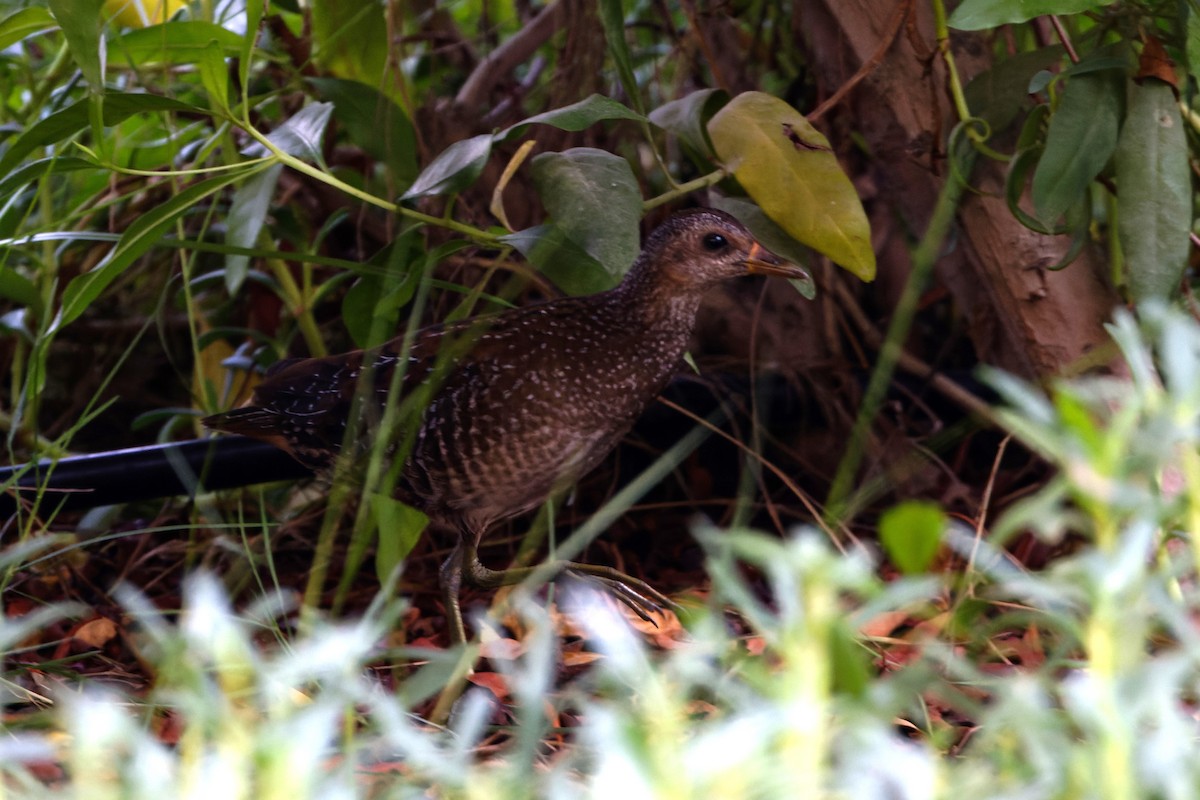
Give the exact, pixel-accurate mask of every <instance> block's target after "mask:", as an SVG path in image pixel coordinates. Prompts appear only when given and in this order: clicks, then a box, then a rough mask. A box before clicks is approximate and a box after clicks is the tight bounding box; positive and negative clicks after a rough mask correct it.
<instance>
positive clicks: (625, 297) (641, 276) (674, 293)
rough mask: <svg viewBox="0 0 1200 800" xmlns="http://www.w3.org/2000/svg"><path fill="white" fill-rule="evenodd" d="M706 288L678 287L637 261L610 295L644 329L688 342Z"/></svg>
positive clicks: (676, 283) (659, 273) (678, 285)
mask: <svg viewBox="0 0 1200 800" xmlns="http://www.w3.org/2000/svg"><path fill="white" fill-rule="evenodd" d="M706 289H707V287H698V286H684V285H681V284H679V283H678V282H676V281H672V280H670V279H669V278H668V277H666V276H665V275H664V274H663V273H662V272H661V271H659V270H655V269H651V268H649V267H648V266H646V265H644V264H642V263H641V262H640V261H639V262H637V263H635V264H634V265H633V267H632V268H631V269H630V271H629V274H627V275H626V276H625V280H623V281H622V282H621V284H620V285H619V286H617V287H616V288H615V289H613V290H612V291H611V292H610V295H611V297H612V300H613V302H615V303H616V304H617V306H618V307H622V308H624V309H626V314H627V315H628V316H629V317H630V319H631V321H636V322H635V324H640V325H642V326H643V327H644V328H646V329H647V330H654V331H662V332H667V331H672V332H676V333H677V334H678V335H679V336H680V337H682V338H684V339H687V338H689V337H690V336H691V332H692V329H693V328H694V327H695V325H696V312H697V311H698V310H699V308H700V301H701V300H702V299H703V297H704V293H705V290H706Z"/></svg>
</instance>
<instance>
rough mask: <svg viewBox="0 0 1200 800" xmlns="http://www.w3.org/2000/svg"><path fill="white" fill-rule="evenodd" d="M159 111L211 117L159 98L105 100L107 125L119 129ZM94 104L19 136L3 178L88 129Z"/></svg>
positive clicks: (3, 161)
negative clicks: (133, 118)
mask: <svg viewBox="0 0 1200 800" xmlns="http://www.w3.org/2000/svg"><path fill="white" fill-rule="evenodd" d="M156 111H179V112H183V113H193V114H207V113H208V112H207V111H205V110H204V109H202V108H198V107H196V106H193V105H189V104H187V103H183V102H180V101H179V100H175V99H173V98H170V97H162V96H160V95H155V94H124V93H120V92H110V93H109V94H108V95H106V96H105V98H104V120H103V121H104V124H105V125H116V124H117V123H119V122H123V121H124V120H126V119H128V118H129V117H131V116H133V115H134V114H141V113H149V112H156ZM90 114H91V104H90V103H89V101H88V100H87V99H84V100H80V101H79V102H77V103H74V104H73V105H70V106H67V107H66V108H64V109H62V110H61V111H57V112H55V113H53V114H51V115H50V116H48V117H46V118H45V119H41V120H38V122H37V123H36V124H34V125H33V127H31V128H29V129H28V130H26V131H25V132H24V133H22V134H21V135H20V136H18V137H17V138H16V139H15V140H14V141H13V143H12V144H11V145H9V148H8V150H7V151H5V153H4V156H3V157H2V158H0V175H7V174H8V173H9V172H11V171H12V170H13V169H14V168H15V167H16V166H17V164H19V163H20V162H21V159H23V158H24V157H25V156H27V155H29V154H30V153H32V152H33V151H34V150H35V149H37V148H39V147H46V146H49V145H54V144H58V143H60V142H62V141H65V140H66V139H68V138H70V137H71V136H74V135H75V134H76V133H79V131H81V130H83V129H84V128H86V127H87V125H88V121H89V119H90Z"/></svg>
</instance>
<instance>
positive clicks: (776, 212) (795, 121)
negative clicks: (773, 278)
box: [708, 92, 875, 281]
mask: <svg viewBox="0 0 1200 800" xmlns="http://www.w3.org/2000/svg"><path fill="white" fill-rule="evenodd" d="M708 135H709V137H710V138H711V139H712V143H713V147H714V148H715V149H716V151H717V157H718V158H720V160H721V163H723V164H724V165H725V168H726V169H728V170H730V171H731V172H732V173H733V174H734V176H735V177H736V178H737V179H738V182H739V183H741V185H742V187H743V188H744V189H745V190H746V192H747V193H748V194H749V195H750V197H751V198H753V200H754V201H755V202H756V203H758V205H759V206H760V207H761V208H762V210H763V211H765V212H766V214H767V216H768V217H770V218H771V219H772V220H774V221H775V222H776V224H778V225H779V226H780V227H781V228H783V229H784V230H785V231H787V233H788V235H790V236H791V237H792V238H794V239H795V240H796V241H798V242H800V243H802V244H805V245H807V246H809V247H811V248H813V249H814V250H817V251H820V252H822V253H824V254H825V255H827V256H829V258H830V259H832V260H833V261H834V262H835V263H836V264H838V265H839V266H842V267H844V268H846V269H848V270H849V271H850V272H853V273H854V274H855V275H857V276H858V277H859V278H862V279H863V280H864V281H869V280H873V279H874V278H875V252H874V251H873V250H872V249H871V229H870V226H869V225H868V224H867V215H866V213H865V212H864V211H863V207H862V203H861V202H859V199H858V195H857V194H856V193H855V191H854V186H853V185H852V184H851V183H850V179H849V178H848V177H846V173H845V172H843V171H842V167H841V165H840V164H838V160H837V157H836V156H834V154H833V150H832V149H831V148H830V146H829V140H827V139H826V138H825V137H824V136H822V135H821V134H820V132H819V131H817V129H816V128H814V127H813V126H812V125H811V124H809V122H808V120H806V119H805V118H804V115H803V114H801V113H800V112H799V111H796V109H794V108H792V107H791V106H789V105H788V104H787V103H785V102H783V101H782V100H780V99H779V98H777V97H772V96H771V95H769V94H764V93H762V92H745V93H744V94H740V95H738V96H737V97H735V98H733V100H731V101H730V102H729V103H728V104H727V105H726V106H725V107H724V108H722V109H721V110H720V111H718V112H717V113H716V114H715V115H714V116H713V118H712V119H711V120H710V121H709V123H708Z"/></svg>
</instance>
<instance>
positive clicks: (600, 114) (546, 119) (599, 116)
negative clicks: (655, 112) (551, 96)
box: [496, 94, 646, 140]
mask: <svg viewBox="0 0 1200 800" xmlns="http://www.w3.org/2000/svg"><path fill="white" fill-rule="evenodd" d="M607 119H629V120H635V121H638V122H645V121H646V118H645V117H644V116H642V115H641V114H639V113H637V112H636V111H634V110H633V109H631V108H629V107H628V106H626V105H623V104H621V103H618V102H617V101H616V100H613V99H611V98H608V97H605V96H603V95H599V94H593V95H589V96H588V97H585V98H584V99H582V100H580V101H579V102H578V103H572V104H571V105H569V106H563V107H562V108H556V109H554V110H552V111H546V112H544V113H542V114H535V115H534V116H532V117H529V118H528V119H523V120H521V121H520V122H518V123H517V124H516V125H513V126H511V127H510V128H508V129H507V130H505V131H504V132H502V133H500V134H499V135H498V136H497V137H496V138H497V139H498V140H506V139H509V138H511V137H513V136H517V135H520V134H522V133H524V132H525V130H526V129H527V128H528V127H529V126H530V125H550V126H552V127H555V128H558V129H560V130H564V131H582V130H586V129H587V128H590V127H591V126H593V125H595V124H596V123H597V122H602V121H604V120H607Z"/></svg>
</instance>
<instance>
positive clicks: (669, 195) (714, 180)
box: [642, 169, 729, 211]
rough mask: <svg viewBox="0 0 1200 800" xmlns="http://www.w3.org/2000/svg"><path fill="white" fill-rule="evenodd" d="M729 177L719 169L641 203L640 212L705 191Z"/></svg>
mask: <svg viewBox="0 0 1200 800" xmlns="http://www.w3.org/2000/svg"><path fill="white" fill-rule="evenodd" d="M727 177H729V173H728V172H726V171H725V170H724V169H719V170H717V171H716V172H710V173H708V174H707V175H703V176H701V177H699V178H696V179H694V180H690V181H688V182H687V183H681V184H679V185H677V186H676V187H675V188H674V189H672V190H670V191H669V192H663V193H662V194H660V195H658V196H657V197H651V198H650V199H649V200H646V201H644V202H643V203H642V211H649V210H650V209H652V208H658V207H659V206H661V205H663V204H664V203H669V202H671V201H672V200H674V199H675V198H677V197H683V196H684V195H685V194H690V193H692V192H694V191H696V190H697V189H705V188H707V187H709V186H713V185H715V184H718V183H720V182H721V181H723V180H725V178H727Z"/></svg>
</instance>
